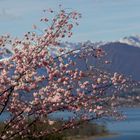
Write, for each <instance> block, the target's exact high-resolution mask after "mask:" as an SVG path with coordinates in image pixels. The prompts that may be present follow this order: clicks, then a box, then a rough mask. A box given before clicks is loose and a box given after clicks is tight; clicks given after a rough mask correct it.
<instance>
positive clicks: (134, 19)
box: [0, 0, 140, 41]
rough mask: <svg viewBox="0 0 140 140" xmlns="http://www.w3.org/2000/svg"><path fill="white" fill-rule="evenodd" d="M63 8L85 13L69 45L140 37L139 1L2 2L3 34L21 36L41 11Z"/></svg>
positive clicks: (50, 0)
mask: <svg viewBox="0 0 140 140" xmlns="http://www.w3.org/2000/svg"><path fill="white" fill-rule="evenodd" d="M59 4H62V5H63V7H65V8H71V9H74V10H77V11H79V12H80V13H82V15H83V17H82V19H81V20H80V26H79V27H76V29H75V30H74V36H73V37H72V38H71V39H70V40H69V41H86V40H92V41H101V40H102V41H108V40H109V41H111V40H117V39H120V38H122V37H124V36H129V35H133V34H140V0H0V34H3V33H10V34H12V35H14V36H22V35H23V34H24V32H26V31H28V30H29V31H30V30H31V29H32V24H34V23H35V24H39V19H40V17H41V16H42V14H43V13H42V10H43V9H47V8H50V7H52V8H55V9H56V8H58V5H59Z"/></svg>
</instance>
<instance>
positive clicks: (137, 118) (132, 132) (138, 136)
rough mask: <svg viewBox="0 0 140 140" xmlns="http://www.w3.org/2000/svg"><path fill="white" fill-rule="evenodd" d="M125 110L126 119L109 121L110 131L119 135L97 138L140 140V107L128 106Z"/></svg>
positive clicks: (106, 139)
mask: <svg viewBox="0 0 140 140" xmlns="http://www.w3.org/2000/svg"><path fill="white" fill-rule="evenodd" d="M123 112H124V114H125V115H126V116H127V119H126V120H124V121H113V122H107V128H108V129H109V131H110V132H113V133H117V134H118V135H117V136H112V137H109V138H99V139H97V140H140V108H129V109H128V108H127V109H124V110H123Z"/></svg>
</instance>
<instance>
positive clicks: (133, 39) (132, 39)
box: [120, 35, 140, 47]
mask: <svg viewBox="0 0 140 140" xmlns="http://www.w3.org/2000/svg"><path fill="white" fill-rule="evenodd" d="M120 42H121V43H126V44H128V45H132V46H136V47H140V35H134V36H129V37H124V38H122V39H120Z"/></svg>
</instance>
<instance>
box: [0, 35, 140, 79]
mask: <svg viewBox="0 0 140 140" xmlns="http://www.w3.org/2000/svg"><path fill="white" fill-rule="evenodd" d="M81 46H86V47H89V48H90V47H91V46H92V47H95V48H99V47H101V48H102V49H103V50H105V52H106V53H107V55H105V56H104V57H103V58H102V59H101V60H100V61H102V62H104V61H106V60H108V61H111V63H110V64H108V65H106V64H105V63H102V62H100V63H98V62H96V60H95V58H94V57H92V56H88V54H87V59H88V63H89V64H90V65H95V66H96V67H99V68H100V69H105V70H106V71H109V72H119V73H123V74H124V75H126V76H130V75H131V76H132V78H133V79H135V80H140V63H139V60H140V36H130V37H125V38H123V39H122V40H119V41H114V42H96V43H92V42H91V41H87V42H82V43H81V42H79V43H71V42H63V43H61V44H60V47H52V48H51V49H50V51H51V54H52V55H53V56H54V57H55V56H57V55H60V54H61V53H65V52H68V51H71V50H75V49H79V51H75V53H77V55H78V53H80V52H81ZM60 48H63V49H64V50H65V51H64V52H60V51H59V49H60ZM11 55H12V52H11V51H10V50H9V49H4V48H0V60H3V59H5V58H6V59H7V58H9V57H10V56H11ZM73 59H77V58H73ZM75 61H78V60H75ZM84 66H85V65H84V62H80V63H79V64H78V67H79V68H82V67H84Z"/></svg>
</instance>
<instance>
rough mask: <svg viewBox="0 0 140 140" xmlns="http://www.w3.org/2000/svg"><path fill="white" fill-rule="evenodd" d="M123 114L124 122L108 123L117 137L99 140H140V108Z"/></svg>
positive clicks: (1, 119)
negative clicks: (124, 116)
mask: <svg viewBox="0 0 140 140" xmlns="http://www.w3.org/2000/svg"><path fill="white" fill-rule="evenodd" d="M123 113H124V114H125V115H126V116H127V119H126V120H123V121H107V122H106V126H107V129H108V130H109V131H110V132H112V133H116V134H117V135H115V136H111V137H105V138H98V139H97V140H140V108H129V109H128V108H127V109H123ZM68 114H69V113H68V112H65V113H64V112H63V113H58V114H57V113H55V116H57V117H58V116H59V117H60V118H61V117H65V118H66V117H67V116H71V115H72V114H71V113H70V114H69V115H68ZM7 117H8V114H7V113H5V114H3V115H2V116H0V121H3V120H5V119H6V118H7Z"/></svg>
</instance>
